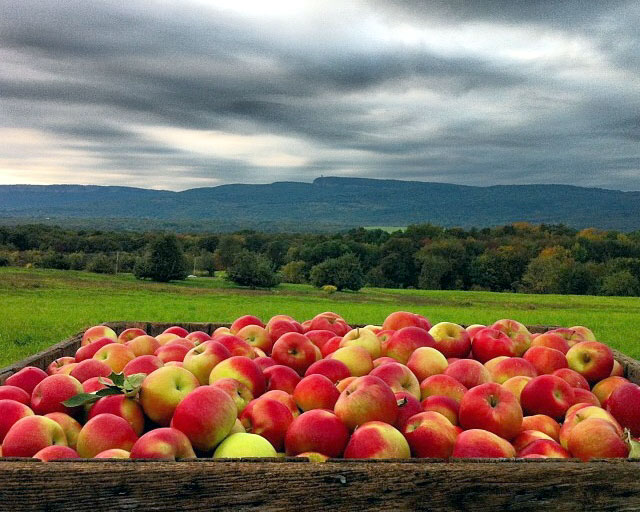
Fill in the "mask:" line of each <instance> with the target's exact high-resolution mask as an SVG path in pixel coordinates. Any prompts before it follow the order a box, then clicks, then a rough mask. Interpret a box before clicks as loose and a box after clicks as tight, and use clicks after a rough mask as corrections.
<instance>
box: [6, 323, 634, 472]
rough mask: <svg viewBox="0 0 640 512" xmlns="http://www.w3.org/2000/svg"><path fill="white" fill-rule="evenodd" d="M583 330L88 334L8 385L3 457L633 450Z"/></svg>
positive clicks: (603, 357) (609, 377)
mask: <svg viewBox="0 0 640 512" xmlns="http://www.w3.org/2000/svg"><path fill="white" fill-rule="evenodd" d="M623 375H624V371H623V368H622V366H621V365H620V363H619V362H618V361H616V360H615V359H614V356H613V353H612V351H611V349H610V348H609V347H608V346H607V345H605V344H603V343H600V342H598V341H596V340H595V337H594V335H593V333H592V332H591V331H590V330H589V329H588V328H586V327H581V326H576V327H572V328H561V329H555V330H553V331H549V332H546V333H544V334H531V333H530V332H529V331H528V330H527V328H526V327H525V326H524V325H522V324H521V323H519V322H517V321H515V320H508V319H505V320H499V321H497V322H495V323H494V324H493V325H491V326H489V327H487V326H483V325H473V326H470V327H468V328H466V329H465V328H463V327H461V326H460V325H457V324H454V323H450V322H441V323H438V324H436V325H434V326H431V324H430V322H429V320H427V319H426V318H425V317H424V316H421V315H417V314H414V313H408V312H403V311H397V312H395V313H392V314H390V315H389V316H388V317H387V318H386V319H385V320H384V322H383V324H382V325H381V326H374V325H369V326H366V327H362V328H356V329H352V328H351V327H350V326H349V325H348V324H347V323H346V322H345V321H344V319H343V318H342V317H340V316H339V315H337V314H335V313H321V314H319V315H317V316H315V317H314V318H313V319H311V320H308V321H305V322H303V323H298V322H297V321H295V320H294V319H293V318H291V317H289V316H286V315H277V316H275V317H273V318H271V319H270V320H269V321H268V322H267V324H266V325H265V324H263V323H262V321H261V320H260V319H259V318H257V317H255V316H251V315H246V316H242V317H240V318H238V319H237V320H236V321H235V322H233V324H232V325H231V326H230V327H229V328H226V327H223V328H219V329H217V330H216V331H215V332H214V333H213V334H212V335H211V336H209V335H208V334H207V333H204V332H201V331H195V332H187V331H186V330H185V329H183V328H181V327H177V326H174V327H171V328H169V329H167V330H166V331H164V332H163V333H162V334H160V335H158V336H156V337H153V336H149V335H147V333H146V332H144V331H143V330H141V329H126V330H124V331H123V332H121V333H120V334H119V335H118V334H116V332H114V331H113V330H112V329H110V328H109V327H106V326H95V327H92V328H90V329H88V330H87V331H86V332H85V333H84V336H83V338H82V344H81V347H80V348H79V349H78V351H77V352H76V355H75V357H63V358H60V359H58V360H57V361H54V362H53V363H52V364H51V365H50V366H49V367H48V369H47V371H46V372H45V371H43V370H41V369H38V368H35V367H27V368H24V369H22V370H20V371H18V372H17V373H15V374H14V375H12V376H11V377H9V378H8V379H7V380H6V383H5V385H3V386H0V441H1V442H2V452H1V455H3V456H4V457H35V458H38V459H41V460H43V461H49V460H55V459H63V458H77V457H81V458H93V457H97V458H136V459H140V458H142V459H157V458H160V459H180V458H191V457H196V456H199V457H214V458H239V457H276V456H280V455H283V454H286V455H287V456H302V457H308V458H309V459H311V460H313V461H324V460H327V459H328V458H335V457H344V458H351V459H359V458H408V457H411V456H414V457H433V458H449V457H457V458H468V457H472V458H476V457H487V458H511V457H523V458H548V457H553V458H570V457H575V458H580V459H582V460H584V461H588V460H590V459H592V458H602V457H629V456H634V457H635V456H637V453H638V452H637V450H638V446H640V445H638V444H637V440H636V439H635V438H637V437H638V436H640V386H638V385H636V384H634V383H632V382H630V381H628V380H627V379H625V378H624V376H623Z"/></svg>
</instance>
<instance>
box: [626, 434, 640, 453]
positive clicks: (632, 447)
mask: <svg viewBox="0 0 640 512" xmlns="http://www.w3.org/2000/svg"><path fill="white" fill-rule="evenodd" d="M624 435H625V441H626V442H627V444H628V445H629V458H630V459H640V441H636V440H635V439H634V438H633V437H631V432H630V431H629V429H628V428H627V429H625V430H624Z"/></svg>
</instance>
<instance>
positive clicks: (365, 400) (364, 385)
mask: <svg viewBox="0 0 640 512" xmlns="http://www.w3.org/2000/svg"><path fill="white" fill-rule="evenodd" d="M334 411H335V413H336V415H337V416H338V418H340V420H342V422H343V423H344V424H345V425H346V426H347V427H348V428H349V429H351V430H354V429H355V428H356V427H357V426H358V425H362V424H364V423H367V422H369V421H383V422H385V423H389V424H390V425H392V424H393V423H394V422H395V420H396V418H397V416H398V404H397V401H396V397H395V395H394V393H393V391H392V390H391V388H390V387H389V385H388V384H387V383H386V382H384V381H383V380H382V379H380V378H378V377H374V376H372V375H367V376H364V377H358V378H357V379H356V380H354V381H353V382H352V383H351V384H349V385H348V386H347V388H346V389H345V390H344V391H343V392H342V393H341V394H340V397H339V398H338V401H337V402H336V405H335V407H334Z"/></svg>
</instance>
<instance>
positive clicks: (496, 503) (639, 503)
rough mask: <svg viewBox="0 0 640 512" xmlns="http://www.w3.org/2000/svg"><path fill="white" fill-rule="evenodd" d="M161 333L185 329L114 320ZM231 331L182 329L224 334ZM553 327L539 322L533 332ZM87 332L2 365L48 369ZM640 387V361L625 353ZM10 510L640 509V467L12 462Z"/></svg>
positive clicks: (2, 494) (8, 463) (6, 472)
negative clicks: (541, 324)
mask: <svg viewBox="0 0 640 512" xmlns="http://www.w3.org/2000/svg"><path fill="white" fill-rule="evenodd" d="M106 325H109V326H110V327H112V328H113V329H114V330H115V331H116V332H121V331H122V330H124V329H126V328H129V327H139V328H141V329H144V330H145V331H147V332H148V333H149V334H151V335H157V334H159V333H160V332H162V331H163V330H164V329H166V328H167V327H169V326H170V325H173V324H159V323H146V322H135V323H125V322H108V323H107V324H106ZM221 325H223V324H214V323H192V324H182V326H183V327H185V328H186V329H188V330H190V331H192V330H202V331H205V332H207V333H211V332H213V330H215V329H216V328H217V327H220V326H221ZM549 328H550V327H547V326H530V330H531V331H532V332H543V331H545V330H548V329H549ZM81 337H82V334H81V333H80V334H77V335H75V336H73V337H71V338H69V339H68V340H65V341H63V342H61V343H58V344H56V345H54V346H52V347H50V348H49V349H48V350H46V351H43V352H40V353H39V354H35V355H34V356H31V357H29V358H27V359H25V360H23V361H20V362H19V363H16V364H14V365H11V366H9V367H7V368H3V369H2V370H0V383H1V382H4V380H5V379H6V378H7V377H8V376H9V375H11V374H12V373H14V372H15V371H17V370H19V369H20V368H23V367H24V366H38V367H40V368H46V366H47V365H48V364H50V363H51V362H52V361H54V360H55V359H57V358H58V357H62V356H65V355H73V354H74V353H75V351H76V349H77V348H78V347H79V346H80V339H81ZM614 353H615V357H616V359H618V360H619V361H620V362H621V363H622V365H623V366H624V368H625V374H626V376H627V377H628V378H629V379H630V380H632V381H634V382H637V383H640V363H638V362H637V361H635V360H633V359H631V358H629V357H627V356H625V355H623V354H621V353H619V352H617V351H614ZM0 471H1V473H0V474H1V477H0V478H1V481H0V510H8V511H9V510H10V511H17V510H30V511H31V510H43V511H44V510H46V511H51V510H87V511H92V512H94V511H95V510H101V509H109V510H136V511H137V510H162V511H165V510H166V511H172V510H181V511H189V510H203V509H209V510H234V511H244V510H261V511H263V510H286V511H288V512H290V511H291V510H300V511H305V510H309V511H321V510H331V511H335V510H345V511H350V510H353V511H362V510H404V509H420V510H443V511H448V510H469V511H472V510H482V511H493V510H496V511H498V510H499V511H507V510H524V511H529V510H531V511H533V510H535V511H540V510H587V509H588V510H591V511H600V510H602V511H605V510H611V511H618V510H640V480H639V479H638V475H640V460H637V459H636V460H626V459H602V460H593V461H591V462H589V463H583V462H580V461H576V460H545V459H519V460H500V459H498V460H490V459H464V460H462V459H461V460H455V459H454V460H448V461H445V460H433V459H411V460H394V461H383V460H373V461H355V460H342V459H335V460H330V461H328V462H326V463H323V464H317V463H311V462H308V461H307V460H306V459H290V458H288V459H273V460H259V461H256V460H234V461H224V460H211V459H197V460H185V461H178V462H167V461H150V460H149V461H145V460H95V459H90V460H74V461H59V462H51V463H42V462H39V461H36V460H34V459H9V458H5V459H0Z"/></svg>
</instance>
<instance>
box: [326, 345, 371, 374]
mask: <svg viewBox="0 0 640 512" xmlns="http://www.w3.org/2000/svg"><path fill="white" fill-rule="evenodd" d="M329 343H331V342H329ZM329 343H327V344H326V345H325V347H327V346H328V345H329ZM327 358H328V359H335V360H338V361H341V362H342V363H344V364H345V365H346V366H347V368H348V369H349V372H350V373H351V375H353V376H354V377H362V376H363V375H367V374H368V373H369V372H370V371H371V370H372V369H373V359H371V354H370V353H369V352H368V351H367V350H366V349H365V348H363V347H342V348H339V349H338V350H336V351H335V352H332V353H331V354H329V355H328V356H327Z"/></svg>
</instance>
